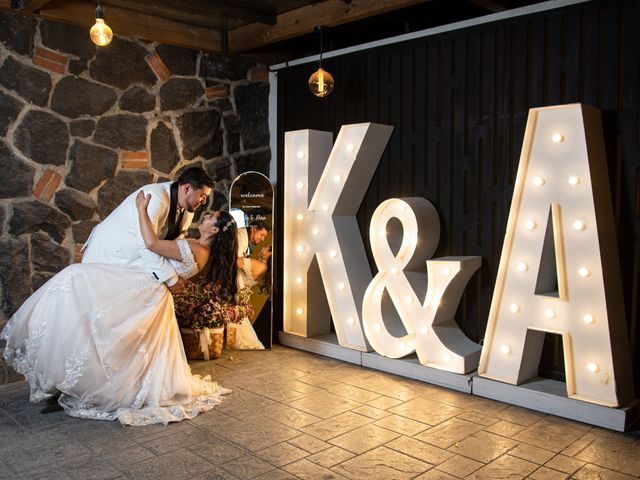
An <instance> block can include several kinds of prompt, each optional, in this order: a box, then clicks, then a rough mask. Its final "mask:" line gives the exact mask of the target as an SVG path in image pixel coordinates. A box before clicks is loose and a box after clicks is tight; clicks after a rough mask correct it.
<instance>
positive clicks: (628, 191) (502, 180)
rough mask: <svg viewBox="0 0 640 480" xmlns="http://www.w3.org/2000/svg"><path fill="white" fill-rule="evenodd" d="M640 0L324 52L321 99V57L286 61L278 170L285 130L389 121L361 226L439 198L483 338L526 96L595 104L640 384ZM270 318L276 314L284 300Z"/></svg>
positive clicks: (469, 320) (444, 247)
mask: <svg viewBox="0 0 640 480" xmlns="http://www.w3.org/2000/svg"><path fill="white" fill-rule="evenodd" d="M639 5H640V2H637V1H635V0H629V1H622V0H620V1H617V0H610V1H593V2H589V3H586V4H580V5H574V6H570V7H565V8H562V9H558V10H553V11H549V12H543V13H539V14H535V15H530V16H526V17H519V18H515V19H510V20H505V21H501V22H495V23H491V24H485V25H482V26H477V27H473V28H469V29H464V30H459V31H455V32H450V33H445V34H441V35H438V36H434V37H429V38H424V39H417V40H412V41H409V42H405V43H402V44H396V45H392V46H386V47H381V48H378V49H375V50H368V51H365V52H357V53H353V54H350V55H348V56H343V57H339V58H334V59H329V60H327V61H325V65H324V66H325V68H326V69H327V70H328V71H330V72H331V73H332V74H333V76H334V78H335V79H336V88H335V90H334V92H333V93H332V94H331V96H329V97H327V98H325V99H318V98H315V97H313V96H312V95H311V94H310V93H309V91H308V89H307V79H308V77H309V75H310V74H311V73H312V72H313V71H314V70H315V68H316V66H315V65H302V66H296V67H291V68H288V69H285V70H281V71H279V73H278V145H279V148H278V150H279V158H278V162H279V163H278V172H279V174H278V177H279V178H282V155H283V145H282V143H283V136H284V132H285V131H288V130H298V129H304V128H312V129H319V130H326V131H333V132H334V134H337V132H338V130H339V128H340V126H341V125H343V124H350V123H358V122H368V121H372V122H380V123H385V124H390V125H394V126H395V131H394V134H393V136H392V138H391V141H390V143H389V145H388V148H387V150H386V152H385V155H384V157H383V159H382V161H381V163H380V167H379V169H378V172H377V173H376V175H375V176H374V178H373V181H372V183H371V186H370V188H369V190H368V192H367V194H366V196H365V199H364V202H363V204H362V207H361V209H360V211H359V213H358V220H359V223H360V227H361V230H362V231H363V232H367V231H368V222H369V219H370V217H371V214H372V213H373V211H374V210H375V208H376V207H377V206H378V204H379V203H380V202H381V201H383V200H385V199H387V198H390V197H398V196H413V195H415V196H421V197H424V198H427V199H429V200H430V201H431V202H433V204H434V205H435V206H436V208H437V209H438V211H439V214H440V218H441V224H442V235H441V240H440V245H439V247H438V250H437V252H436V257H439V256H445V255H481V256H482V258H483V265H482V268H481V270H480V271H479V273H477V274H476V275H475V276H474V277H473V279H472V280H471V282H470V284H469V286H468V288H467V290H466V294H465V295H464V297H463V300H462V302H461V305H460V309H459V311H458V314H457V317H456V318H457V320H458V323H459V324H460V326H461V327H462V329H463V330H464V331H465V332H466V334H467V335H468V336H469V337H470V338H472V339H473V340H475V341H479V340H481V339H482V336H483V334H484V329H485V326H486V319H487V316H488V312H489V306H490V303H491V297H492V293H493V286H494V281H495V278H496V273H497V268H498V264H499V259H500V252H501V249H502V241H503V237H504V232H505V227H506V222H507V217H508V214H509V207H510V202H511V195H512V193H513V184H514V180H515V175H516V170H517V165H518V160H519V156H520V149H521V146H522V138H523V133H524V129H525V125H526V120H527V114H528V110H529V108H532V107H539V106H545V105H555V104H564V103H574V102H582V103H586V104H590V105H593V106H596V107H598V108H599V109H601V111H602V116H603V127H604V132H605V141H606V147H607V155H608V162H609V171H610V178H611V187H612V192H613V203H614V209H615V215H616V226H617V234H618V239H619V247H620V258H621V266H622V275H623V288H624V298H625V306H626V311H627V321H628V328H629V334H630V341H631V347H632V352H633V358H634V367H635V368H634V371H635V380H636V385H638V386H640V375H639V374H640V345H638V341H639V340H640V338H639V337H640V334H639V332H638V330H639V329H638V324H639V321H640V318H639V313H640V312H639V311H638V299H639V293H640V292H639V278H640V168H639V167H640V151H639V150H640V149H639V142H640V138H639V137H640V123H639V115H640V112H639V110H638V93H639V88H640V75H639V73H640V72H639V68H640V67H639V65H640V29H639V28H638V25H640V6H639ZM281 186H282V185H280V187H281ZM279 198H280V199H281V198H282V191H281V190H280V191H279ZM280 204H281V203H280ZM365 243H366V242H365ZM370 259H371V258H370ZM371 264H372V265H373V262H372V263H371ZM279 282H282V276H281V275H280V278H279ZM280 285H281V283H280ZM280 291H281V288H279V289H278V292H280ZM280 300H281V299H278V298H276V302H275V306H276V309H277V308H278V307H277V306H278V305H279V304H280ZM275 318H276V319H278V318H281V315H280V312H278V311H277V310H276V315H275ZM548 340H549V341H548V342H547V346H546V347H545V352H544V354H543V362H542V364H543V365H542V369H543V370H545V371H548V372H551V373H553V372H554V370H555V372H556V373H558V372H561V371H562V363H561V362H562V358H561V355H559V351H560V350H559V349H560V348H561V346H560V345H559V343H558V342H557V341H556V339H553V338H551V339H548Z"/></svg>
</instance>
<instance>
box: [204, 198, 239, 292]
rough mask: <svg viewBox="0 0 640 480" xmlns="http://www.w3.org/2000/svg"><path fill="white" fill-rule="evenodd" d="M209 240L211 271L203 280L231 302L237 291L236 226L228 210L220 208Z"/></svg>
mask: <svg viewBox="0 0 640 480" xmlns="http://www.w3.org/2000/svg"><path fill="white" fill-rule="evenodd" d="M216 227H218V228H219V230H220V231H219V232H218V233H217V234H215V235H214V236H213V239H212V241H211V258H210V260H211V271H210V273H209V275H208V276H207V277H208V278H206V279H205V280H204V282H205V283H209V282H210V283H211V285H212V286H213V287H217V288H218V289H219V292H218V293H219V295H220V296H221V297H222V298H221V299H222V300H223V301H226V302H233V301H234V300H235V296H236V293H237V292H238V228H237V226H236V222H235V220H234V219H233V217H232V216H231V215H230V214H229V212H227V211H225V210H220V213H219V215H218V219H217V221H216Z"/></svg>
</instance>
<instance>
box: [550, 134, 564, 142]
mask: <svg viewBox="0 0 640 480" xmlns="http://www.w3.org/2000/svg"><path fill="white" fill-rule="evenodd" d="M551 141H552V142H553V143H562V142H564V136H563V135H562V134H561V133H554V134H553V135H551Z"/></svg>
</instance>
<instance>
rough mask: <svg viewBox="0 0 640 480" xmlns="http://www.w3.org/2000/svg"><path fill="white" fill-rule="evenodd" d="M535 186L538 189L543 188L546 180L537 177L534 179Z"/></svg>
mask: <svg viewBox="0 0 640 480" xmlns="http://www.w3.org/2000/svg"><path fill="white" fill-rule="evenodd" d="M533 184H534V185H535V186H536V187H541V186H542V185H544V178H542V177H536V178H534V179H533Z"/></svg>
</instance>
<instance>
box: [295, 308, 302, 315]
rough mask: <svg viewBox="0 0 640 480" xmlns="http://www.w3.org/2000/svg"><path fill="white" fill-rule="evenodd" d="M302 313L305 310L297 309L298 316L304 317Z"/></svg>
mask: <svg viewBox="0 0 640 480" xmlns="http://www.w3.org/2000/svg"><path fill="white" fill-rule="evenodd" d="M302 312H304V310H302V309H301V308H297V309H296V313H297V314H298V315H302Z"/></svg>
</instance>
